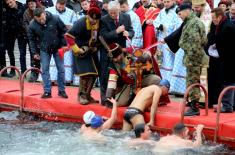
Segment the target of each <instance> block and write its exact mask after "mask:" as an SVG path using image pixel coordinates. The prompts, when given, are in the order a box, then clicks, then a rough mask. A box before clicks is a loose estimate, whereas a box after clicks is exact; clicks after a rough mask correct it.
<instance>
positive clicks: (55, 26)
mask: <svg viewBox="0 0 235 155" xmlns="http://www.w3.org/2000/svg"><path fill="white" fill-rule="evenodd" d="M66 30H67V29H66V26H65V24H64V23H63V22H62V21H61V20H60V18H59V17H58V16H55V15H52V14H51V13H49V12H45V11H44V10H43V9H41V8H36V9H35V10H34V19H33V21H32V22H31V23H30V25H29V28H28V37H29V43H30V48H31V51H32V53H33V55H34V59H40V62H41V67H42V79H43V88H44V93H43V95H42V96H41V97H42V98H51V97H52V96H51V80H50V73H49V65H50V60H51V57H52V56H53V57H54V60H55V62H56V66H57V69H58V89H59V90H58V96H61V97H62V98H68V96H67V94H66V92H65V80H64V66H63V60H61V59H60V57H59V55H58V49H59V48H61V47H62V46H64V45H66V43H65V40H64V34H65V32H66ZM37 44H39V45H40V56H39V53H37V52H38V51H37V50H36V49H37Z"/></svg>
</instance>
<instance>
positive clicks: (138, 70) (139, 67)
mask: <svg viewBox="0 0 235 155" xmlns="http://www.w3.org/2000/svg"><path fill="white" fill-rule="evenodd" d="M152 67H153V66H152V64H151V63H150V62H149V61H146V62H145V63H141V62H135V63H134V64H132V65H130V64H129V65H127V66H126V68H125V71H126V72H127V73H131V72H134V73H135V74H136V91H135V94H137V93H138V91H139V90H140V89H141V88H142V78H143V77H142V73H143V70H147V71H150V69H151V68H152Z"/></svg>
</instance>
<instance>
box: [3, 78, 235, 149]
mask: <svg viewBox="0 0 235 155" xmlns="http://www.w3.org/2000/svg"><path fill="white" fill-rule="evenodd" d="M17 89H18V91H12V90H17ZM19 90H20V86H19V82H18V81H13V80H5V79H1V80H0V108H4V109H8V108H9V109H19V107H20V98H21V93H20V91H19ZM24 92H25V93H24V110H25V111H29V112H33V113H36V114H40V116H41V117H43V118H46V119H48V120H53V121H63V122H82V116H83V114H84V113H85V112H86V111H87V110H92V111H94V112H95V113H96V114H99V115H103V116H106V117H109V116H110V113H111V109H108V108H106V107H104V106H101V105H100V104H90V105H80V104H79V103H78V101H77V93H78V88H77V87H66V92H67V94H68V96H69V98H68V99H63V98H60V97H58V96H57V87H56V86H54V87H53V90H52V98H50V99H41V94H42V92H43V89H42V85H41V84H38V83H34V84H31V83H27V82H26V83H25V91H24ZM92 95H93V96H94V97H95V98H96V99H98V98H99V92H96V91H93V92H92ZM180 105H181V104H180V103H170V104H168V105H167V106H161V107H159V108H158V111H157V115H156V119H155V120H156V122H155V125H156V129H157V130H160V131H161V133H169V132H170V131H171V128H172V127H173V126H174V125H175V124H176V123H178V122H179V121H180ZM124 110H125V107H122V108H118V120H117V122H116V124H115V126H114V127H115V128H121V125H122V119H123V113H124ZM204 113H205V112H204V110H201V116H195V117H185V121H184V122H185V123H186V124H193V125H197V124H204V125H205V126H206V127H215V122H216V113H214V112H213V111H212V110H209V115H208V116H204ZM145 118H146V121H148V120H149V113H148V112H146V113H145ZM234 131H235V113H232V114H221V115H220V126H219V141H220V142H223V143H226V144H229V145H230V146H232V147H235V132H234ZM203 133H204V134H205V135H206V137H207V138H209V139H212V138H213V135H214V131H212V130H206V129H205V130H203Z"/></svg>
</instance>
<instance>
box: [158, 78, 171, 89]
mask: <svg viewBox="0 0 235 155" xmlns="http://www.w3.org/2000/svg"><path fill="white" fill-rule="evenodd" d="M159 86H165V87H167V88H168V89H170V82H169V81H168V80H166V79H161V81H160V82H159Z"/></svg>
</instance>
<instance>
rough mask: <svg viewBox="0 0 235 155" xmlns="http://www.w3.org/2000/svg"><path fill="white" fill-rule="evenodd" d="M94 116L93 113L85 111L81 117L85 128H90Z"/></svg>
mask: <svg viewBox="0 0 235 155" xmlns="http://www.w3.org/2000/svg"><path fill="white" fill-rule="evenodd" d="M94 116H95V113H94V112H93V111H87V112H86V113H85V114H84V115H83V121H84V122H85V124H86V126H90V124H91V119H92V118H93V117H94Z"/></svg>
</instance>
